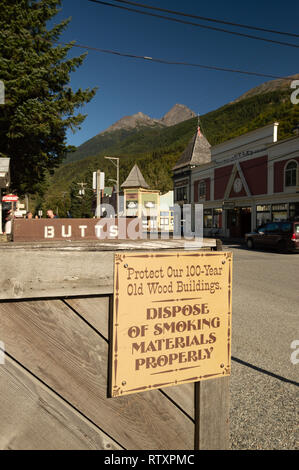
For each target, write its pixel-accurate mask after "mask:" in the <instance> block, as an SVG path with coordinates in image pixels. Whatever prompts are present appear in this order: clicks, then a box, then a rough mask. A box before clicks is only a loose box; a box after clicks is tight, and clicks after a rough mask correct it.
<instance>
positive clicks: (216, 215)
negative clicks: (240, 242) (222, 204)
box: [213, 208, 222, 228]
mask: <svg viewBox="0 0 299 470" xmlns="http://www.w3.org/2000/svg"><path fill="white" fill-rule="evenodd" d="M213 227H214V228H221V227H222V209H221V208H220V209H213Z"/></svg>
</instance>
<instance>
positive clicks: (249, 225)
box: [174, 123, 299, 237]
mask: <svg viewBox="0 0 299 470" xmlns="http://www.w3.org/2000/svg"><path fill="white" fill-rule="evenodd" d="M278 126H279V124H278V123H273V124H271V125H268V126H265V127H263V128H260V129H257V130H255V131H252V132H249V133H247V134H244V135H242V136H239V137H236V138H234V139H230V140H228V141H226V142H223V143H221V144H219V145H215V146H213V147H210V152H209V151H208V150H206V155H205V159H204V160H205V161H204V162H202V163H197V162H195V160H194V157H193V156H192V151H191V152H190V153H189V157H191V159H189V160H190V165H189V168H188V166H187V167H186V165H185V167H181V169H182V170H184V169H185V173H184V171H181V173H180V171H179V170H180V168H174V187H175V188H176V189H177V190H178V189H179V188H180V189H179V191H177V190H175V202H178V203H179V199H178V198H179V197H181V194H180V192H181V193H182V194H187V195H188V194H189V198H186V203H187V202H190V203H191V204H196V203H202V204H203V212H204V235H205V236H214V235H219V236H224V237H243V236H244V234H245V233H246V232H249V231H251V230H254V229H256V228H257V227H258V226H260V225H261V224H263V223H264V222H267V221H278V220H286V219H289V218H295V217H299V137H298V136H294V137H291V138H288V139H284V140H281V141H278V140H277V135H278ZM200 138H201V137H200V136H197V137H196V139H200ZM194 151H195V146H194V147H193V152H194ZM192 159H193V163H194V164H193V165H192ZM187 169H189V175H188V178H187V177H186V170H187ZM180 181H181V182H182V186H180V185H179V183H180ZM183 185H186V186H185V189H182V187H183Z"/></svg>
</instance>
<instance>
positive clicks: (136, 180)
mask: <svg viewBox="0 0 299 470" xmlns="http://www.w3.org/2000/svg"><path fill="white" fill-rule="evenodd" d="M121 187H122V188H144V189H149V185H148V184H147V182H146V181H145V179H144V178H143V175H142V173H141V171H140V169H139V167H138V165H137V164H136V163H135V165H134V166H133V168H132V170H131V171H130V174H129V176H128V177H127V179H126V181H125V182H124V183H123V184H122V185H121Z"/></svg>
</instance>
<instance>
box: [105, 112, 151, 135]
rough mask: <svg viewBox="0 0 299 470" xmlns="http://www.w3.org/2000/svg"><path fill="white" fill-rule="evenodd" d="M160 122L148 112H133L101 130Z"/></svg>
mask: <svg viewBox="0 0 299 470" xmlns="http://www.w3.org/2000/svg"><path fill="white" fill-rule="evenodd" d="M158 123H159V121H158V120H157V119H152V118H150V117H149V116H147V115H146V114H144V113H142V112H140V111H139V112H138V113H136V114H132V116H124V117H123V118H121V119H119V121H117V122H115V123H114V124H112V126H110V127H108V129H106V130H105V131H103V132H101V134H105V133H106V132H111V131H116V130H119V129H124V130H129V129H135V128H136V127H138V126H154V125H156V124H158Z"/></svg>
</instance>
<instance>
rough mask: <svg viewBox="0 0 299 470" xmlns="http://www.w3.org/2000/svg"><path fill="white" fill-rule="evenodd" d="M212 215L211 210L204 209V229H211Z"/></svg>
mask: <svg viewBox="0 0 299 470" xmlns="http://www.w3.org/2000/svg"><path fill="white" fill-rule="evenodd" d="M212 225H213V215H212V209H204V211H203V226H204V228H212Z"/></svg>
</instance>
